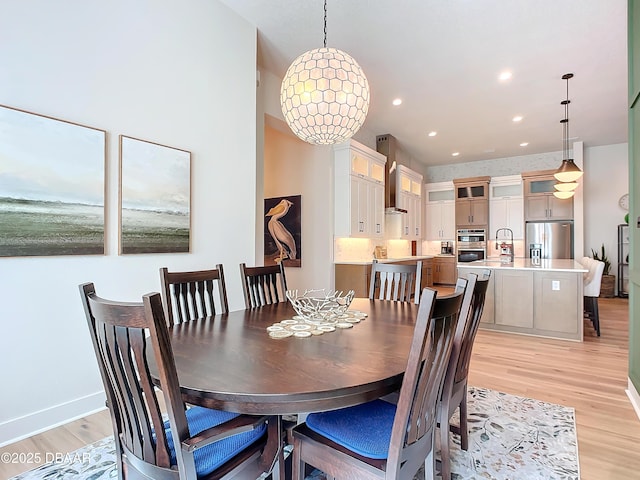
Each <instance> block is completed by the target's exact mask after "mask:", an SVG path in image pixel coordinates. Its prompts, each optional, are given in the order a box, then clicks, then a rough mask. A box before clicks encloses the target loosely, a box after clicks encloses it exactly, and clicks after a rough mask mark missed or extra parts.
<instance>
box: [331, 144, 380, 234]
mask: <svg viewBox="0 0 640 480" xmlns="http://www.w3.org/2000/svg"><path fill="white" fill-rule="evenodd" d="M386 161H387V159H386V157H385V156H384V155H382V154H380V153H378V152H376V151H375V150H372V149H370V148H369V147H366V146H365V145H362V144H360V143H358V142H356V141H354V140H349V141H347V142H344V143H341V144H338V145H335V146H334V219H335V220H334V221H335V225H334V228H335V236H336V237H362V238H382V237H383V236H384V167H385V163H386Z"/></svg>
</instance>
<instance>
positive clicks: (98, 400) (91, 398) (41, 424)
mask: <svg viewBox="0 0 640 480" xmlns="http://www.w3.org/2000/svg"><path fill="white" fill-rule="evenodd" d="M104 408H106V407H105V395H104V392H103V391H100V392H97V393H93V394H91V395H87V396H85V397H81V398H77V399H75V400H71V401H70V402H66V403H62V404H60V405H55V406H53V407H50V408H46V409H44V410H40V411H37V412H33V413H30V414H28V415H24V416H22V417H18V418H14V419H11V420H8V421H6V422H3V423H0V447H4V446H5V445H9V444H10V443H14V442H17V441H20V440H23V439H25V438H27V437H31V436H32V435H36V434H38V433H42V432H45V431H47V430H49V429H51V428H55V427H59V426H60V425H64V424H65V423H69V422H71V421H73V420H77V419H78V418H82V417H84V416H86V415H90V414H92V413H96V412H98V411H100V410H102V409H104Z"/></svg>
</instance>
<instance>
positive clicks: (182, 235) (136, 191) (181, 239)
mask: <svg viewBox="0 0 640 480" xmlns="http://www.w3.org/2000/svg"><path fill="white" fill-rule="evenodd" d="M190 203H191V153H190V152H188V151H186V150H180V149H178V148H173V147H168V146H165V145H160V144H158V143H153V142H148V141H145V140H139V139H136V138H132V137H127V136H124V135H121V136H120V253H121V254H129V253H181V252H185V253H187V252H189V251H190V226H191V220H190V218H191V215H190Z"/></svg>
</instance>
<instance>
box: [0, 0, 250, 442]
mask: <svg viewBox="0 0 640 480" xmlns="http://www.w3.org/2000/svg"><path fill="white" fill-rule="evenodd" d="M0 65H1V66H2V67H1V68H0V104H4V105H8V106H12V107H16V108H20V109H24V110H28V111H31V112H35V113H40V114H45V115H49V116H53V117H56V118H61V119H65V120H69V121H73V122H77V123H81V124H85V125H88V126H93V127H97V128H101V129H105V130H107V132H108V137H107V141H108V153H107V166H106V168H107V198H106V205H107V208H106V210H107V216H106V222H107V229H106V242H107V245H106V255H105V256H82V257H73V256H69V257H55V258H53V257H33V258H0V271H1V272H2V273H1V276H0V301H1V304H2V306H3V308H2V317H1V318H2V321H3V334H2V335H0V365H2V369H1V371H0V385H2V392H3V394H2V395H1V396H0V444H3V443H6V442H9V441H11V440H12V439H16V438H18V437H21V436H24V435H28V434H30V433H32V432H34V431H37V430H39V429H43V428H46V427H48V426H51V425H53V424H56V423H58V422H62V421H65V420H67V419H69V418H72V417H75V416H78V415H81V414H84V413H86V412H88V411H90V410H93V409H96V408H100V407H102V406H103V405H104V397H103V394H102V384H101V381H100V377H99V374H98V370H97V365H96V361H95V357H94V353H93V350H92V347H91V341H90V338H89V334H88V329H87V326H86V320H85V318H84V313H83V311H82V307H81V304H80V297H79V293H78V287H77V286H78V284H80V283H82V282H85V281H93V282H95V284H96V288H97V291H98V293H99V294H100V295H102V296H105V297H108V298H114V299H122V300H139V299H140V298H141V295H142V294H144V293H146V292H149V291H158V290H159V276H158V268H159V267H161V266H168V267H169V268H170V269H199V268H205V267H208V266H212V265H215V264H216V263H223V264H224V265H225V267H226V274H227V275H226V276H227V286H228V294H229V301H230V307H231V308H232V309H238V308H243V305H244V304H243V299H242V289H241V284H240V279H239V272H238V264H239V263H240V262H243V261H246V262H248V263H253V262H254V260H255V256H254V241H255V236H256V232H255V218H256V210H255V205H256V199H255V188H254V186H255V155H256V132H255V126H256V120H255V119H256V107H255V104H256V103H255V102H256V90H255V71H256V70H255V65H256V31H255V28H254V27H252V26H251V25H249V24H248V23H247V22H246V21H244V20H242V19H241V18H240V17H238V16H237V15H236V14H234V13H233V12H231V10H229V9H228V8H227V7H225V6H223V5H221V4H220V3H219V2H217V1H215V0H186V1H183V2H174V1H170V0H154V1H151V0H137V1H135V2H130V1H127V0H113V1H109V2H86V1H83V0H68V1H66V2H64V3H62V4H61V3H60V2H50V1H48V0H30V1H28V2H25V1H21V0H5V1H4V2H3V7H2V15H0ZM119 134H126V135H130V136H134V137H137V138H141V139H145V140H150V141H154V142H158V143H162V144H165V145H169V146H174V147H177V148H181V149H185V150H189V151H191V152H192V202H191V205H192V232H191V233H192V253H190V254H176V255H171V254H166V255H129V256H118V255H117V251H118V247H117V239H118V232H117V215H118V212H117V205H118V202H117V193H118V147H117V146H118V135H119ZM0 161H1V160H0ZM0 171H1V163H0Z"/></svg>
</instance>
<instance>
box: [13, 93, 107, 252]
mask: <svg viewBox="0 0 640 480" xmlns="http://www.w3.org/2000/svg"><path fill="white" fill-rule="evenodd" d="M106 135H107V133H106V132H105V131H104V130H99V129H96V128H91V127H86V126H84V125H79V124H76V123H72V122H68V121H65V120H59V119H56V118H51V117H47V116H44V115H38V114H35V113H30V112H26V111H23V110H18V109H15V108H12V107H7V106H4V105H0V256H1V257H11V256H40V255H92V254H104V198H105V181H104V178H105V158H106Z"/></svg>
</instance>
